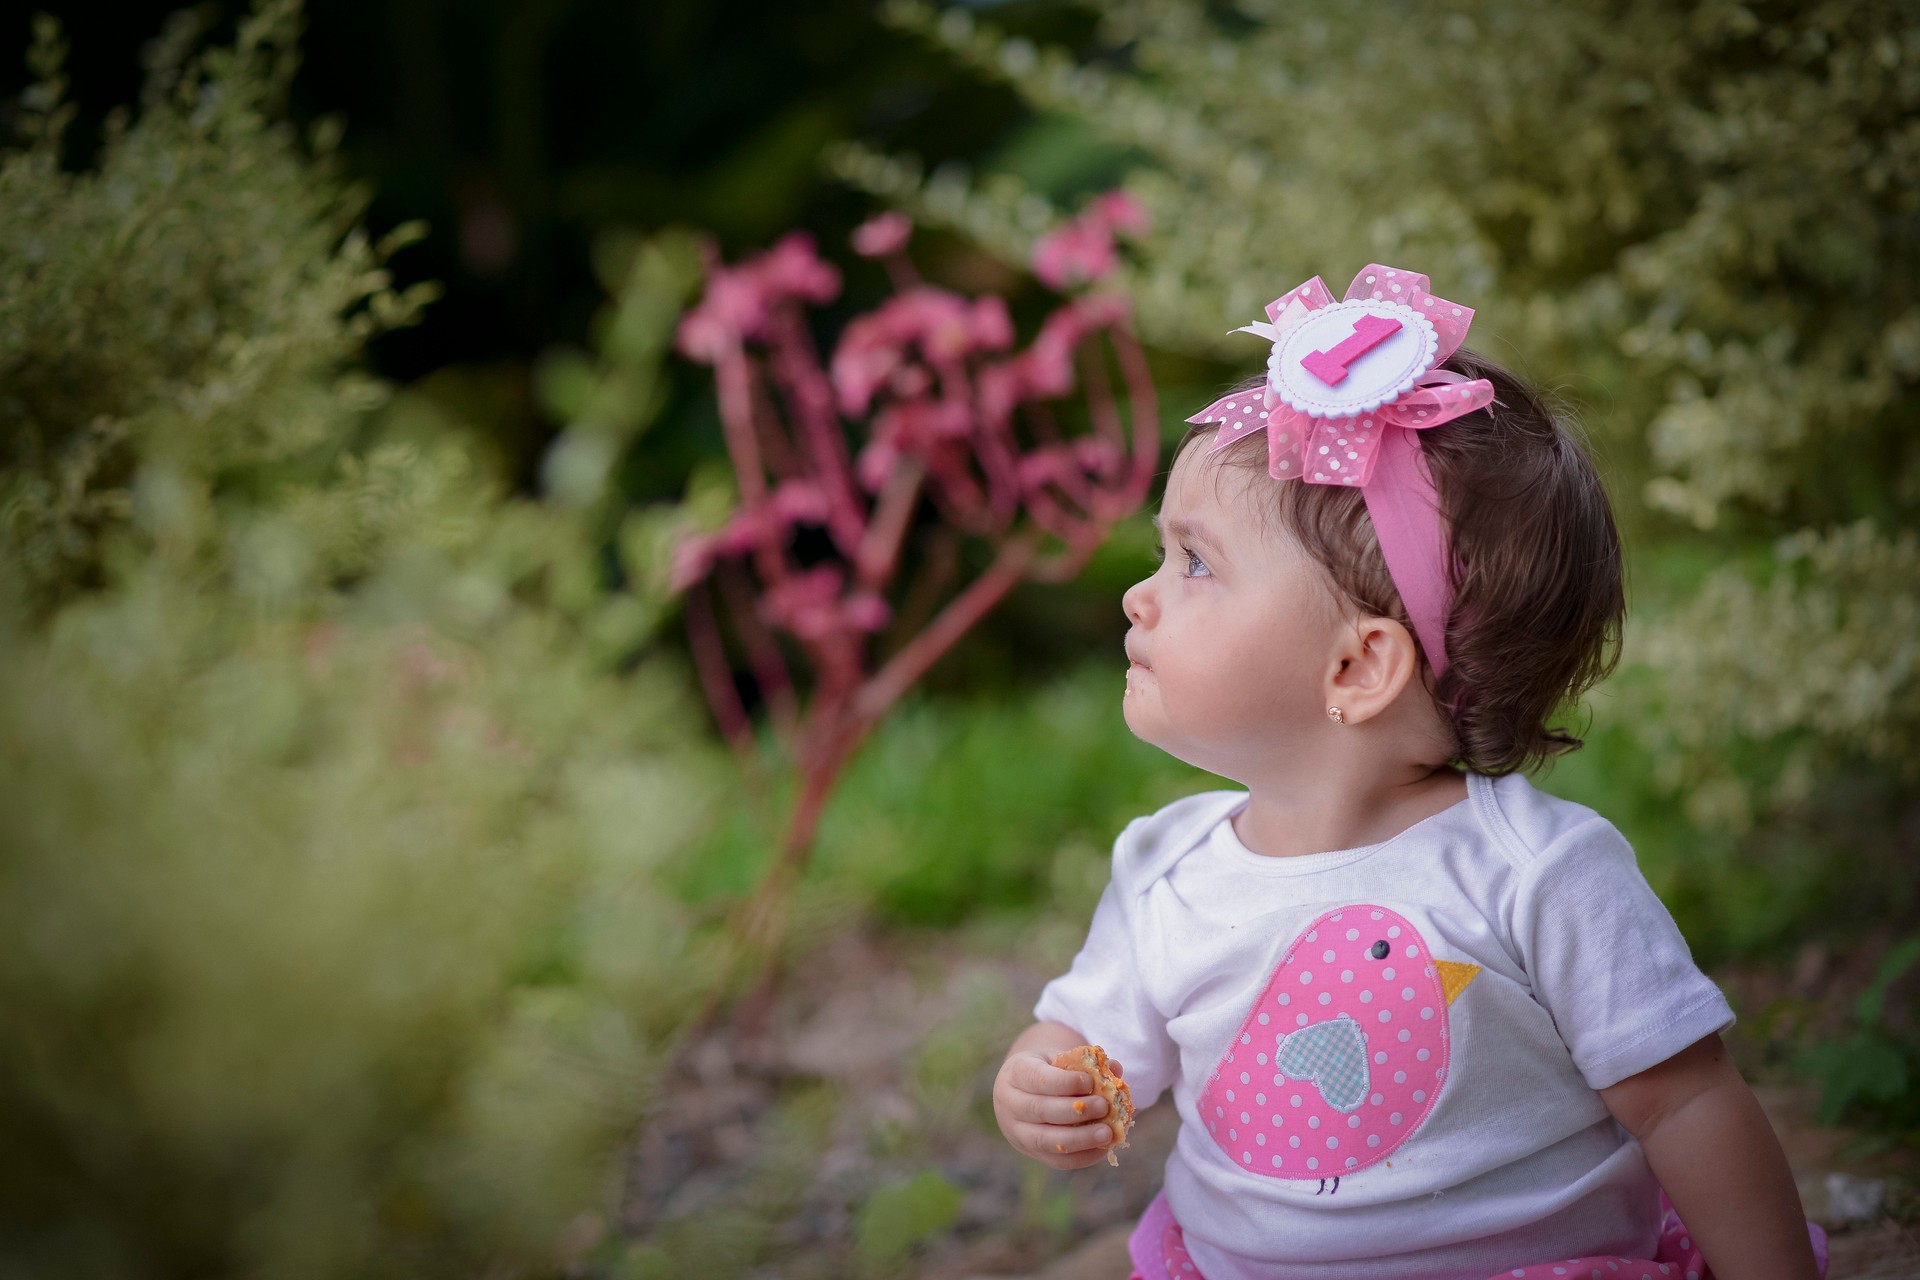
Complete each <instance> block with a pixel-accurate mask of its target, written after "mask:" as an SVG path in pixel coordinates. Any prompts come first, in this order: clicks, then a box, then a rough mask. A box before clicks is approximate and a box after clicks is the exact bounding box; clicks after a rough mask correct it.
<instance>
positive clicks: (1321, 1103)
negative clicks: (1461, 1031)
mask: <svg viewBox="0 0 1920 1280" xmlns="http://www.w3.org/2000/svg"><path fill="white" fill-rule="evenodd" d="M1479 972H1480V966H1478V965H1473V964H1461V963H1459V962H1457V961H1453V960H1442V959H1439V958H1438V957H1436V956H1434V955H1433V954H1432V953H1431V952H1430V950H1429V949H1428V947H1427V943H1426V940H1425V939H1424V938H1422V937H1421V936H1420V931H1419V930H1417V929H1415V928H1414V927H1413V925H1412V924H1410V923H1409V922H1408V921H1407V919H1406V918H1405V917H1404V916H1401V915H1400V914H1398V913H1397V912H1394V911H1390V910H1388V909H1387V908H1385V907H1378V906H1372V905H1368V904H1359V905H1355V906H1347V907H1340V908H1338V909H1337V910H1334V911H1329V912H1327V913H1326V914H1324V915H1322V916H1320V917H1319V918H1318V919H1316V920H1314V921H1313V923H1311V924H1309V925H1308V926H1307V927H1306V929H1305V930H1304V931H1303V932H1302V933H1301V934H1300V936H1299V937H1297V938H1295V939H1294V940H1293V943H1292V945H1290V946H1289V947H1288V948H1287V951H1286V954H1285V955H1284V956H1282V957H1281V960H1280V964H1279V967H1278V968H1276V969H1275V970H1274V971H1273V977H1272V978H1270V979H1269V980H1268V981H1267V985H1266V989H1265V990H1263V991H1262V992H1261V993H1260V998H1259V999H1257V1000H1255V1001H1254V1004H1253V1009H1252V1011H1251V1012H1249V1013H1248V1014H1247V1019H1246V1021H1245V1022H1244V1023H1242V1024H1241V1026H1240V1030H1239V1033H1238V1034H1236V1035H1235V1036H1234V1038H1233V1044H1232V1046H1231V1047H1230V1048H1229V1049H1228V1050H1227V1054H1226V1056H1225V1057H1224V1058H1222V1059H1221V1060H1220V1063H1219V1065H1218V1066H1216V1067H1215V1068H1214V1070H1213V1075H1212V1077H1211V1078H1209V1079H1208V1081H1207V1087H1206V1088H1205V1089H1203V1090H1202V1091H1201V1094H1200V1099H1199V1108H1200V1115H1201V1118H1202V1119H1204V1120H1205V1121H1206V1125H1207V1129H1208V1131H1209V1132H1210V1133H1212V1134H1213V1140H1214V1141H1215V1142H1217V1143H1219V1144H1220V1149H1221V1150H1223V1151H1225V1152H1226V1153H1227V1155H1228V1156H1230V1157H1231V1158H1232V1159H1233V1162H1234V1163H1235V1164H1237V1165H1239V1166H1240V1167H1241V1168H1242V1169H1244V1170H1246V1171H1247V1172H1249V1173H1258V1174H1262V1175H1264V1176H1267V1177H1272V1178H1287V1179H1294V1180H1300V1179H1305V1180H1312V1179H1314V1178H1318V1179H1319V1180H1320V1191H1325V1190H1327V1181H1328V1179H1331V1180H1332V1182H1333V1188H1332V1189H1333V1190H1334V1191H1338V1190H1339V1189H1340V1179H1341V1178H1342V1177H1344V1176H1346V1175H1349V1174H1352V1173H1355V1172H1357V1171H1358V1170H1361V1169H1365V1168H1367V1167H1368V1166H1369V1165H1372V1164H1376V1163H1378V1162H1379V1161H1381V1160H1384V1159H1386V1158H1387V1157H1388V1156H1390V1155H1392V1154H1393V1153H1394V1152H1395V1151H1397V1150H1398V1149H1399V1148H1400V1146H1401V1145H1402V1144H1403V1143H1405V1142H1406V1140H1407V1139H1408V1138H1411V1137H1412V1136H1413V1135H1414V1133H1415V1131H1417V1130H1418V1129H1419V1128H1420V1126H1421V1125H1422V1124H1423V1123H1425V1121H1426V1118H1427V1116H1428V1115H1430V1114H1431V1113H1432V1111H1433V1107H1434V1104H1435V1103H1436V1102H1438V1101H1439V1098H1440V1089H1441V1086H1442V1085H1443V1084H1444V1083H1445V1082H1446V1078H1447V1045H1448V1018H1447V1009H1448V1006H1450V1005H1451V1004H1452V1003H1453V1001H1454V998H1455V997H1457V996H1458V995H1459V994H1460V993H1461V992H1462V991H1464V990H1466V987H1467V984H1468V983H1469V982H1472V981H1473V979H1474V976H1475V975H1476V974H1478V973H1479ZM1314 1194H1316V1195H1318V1194H1320V1192H1319V1191H1316V1192H1315V1193H1314Z"/></svg>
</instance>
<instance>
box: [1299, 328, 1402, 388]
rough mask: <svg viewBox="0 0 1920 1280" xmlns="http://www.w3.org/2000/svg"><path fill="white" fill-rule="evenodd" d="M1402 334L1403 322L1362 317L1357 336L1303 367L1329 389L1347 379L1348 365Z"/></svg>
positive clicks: (1355, 331)
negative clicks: (1399, 333)
mask: <svg viewBox="0 0 1920 1280" xmlns="http://www.w3.org/2000/svg"><path fill="white" fill-rule="evenodd" d="M1398 332H1400V322H1399V321H1398V320H1389V319H1388V318H1387V317H1386V316H1361V317H1360V318H1359V319H1358V320H1356V321H1354V325H1353V333H1352V334H1351V335H1349V336H1348V337H1347V338H1346V339H1345V340H1344V341H1343V342H1341V343H1340V345H1339V346H1337V347H1335V348H1334V349H1333V350H1331V351H1315V352H1314V353H1313V354H1311V355H1309V356H1308V357H1307V358H1306V359H1304V360H1302V361H1301V362H1300V365H1301V367H1302V368H1304V369H1305V370H1306V371H1307V372H1308V373H1310V374H1312V375H1313V376H1314V377H1316V378H1318V379H1320V381H1322V382H1324V383H1326V384H1327V385H1328V386H1330V387H1331V386H1337V385H1338V384H1339V383H1340V382H1341V381H1342V380H1344V379H1345V378H1346V376H1347V366H1348V365H1350V364H1352V363H1353V362H1354V361H1355V360H1358V359H1359V358H1360V357H1361V356H1363V355H1365V354H1367V352H1369V351H1371V350H1373V349H1374V348H1375V347H1377V346H1379V345H1380V344H1381V343H1383V342H1385V341H1386V340H1387V339H1388V338H1391V337H1392V336H1393V335H1394V334H1396V333H1398Z"/></svg>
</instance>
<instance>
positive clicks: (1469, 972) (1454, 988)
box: [1433, 960, 1480, 1004]
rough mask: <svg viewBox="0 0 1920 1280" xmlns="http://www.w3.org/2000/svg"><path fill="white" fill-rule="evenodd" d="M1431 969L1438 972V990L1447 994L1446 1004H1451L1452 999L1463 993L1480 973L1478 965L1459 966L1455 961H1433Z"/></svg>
mask: <svg viewBox="0 0 1920 1280" xmlns="http://www.w3.org/2000/svg"><path fill="white" fill-rule="evenodd" d="M1433 967H1434V968H1436V969H1438V970H1439V971H1440V989H1441V990H1442V991H1444V992H1446V993H1447V1003H1448V1004H1452V1003H1453V999H1454V997H1455V996H1457V995H1459V994H1460V993H1461V992H1462V991H1465V990H1466V989H1467V984H1468V983H1469V982H1472V981H1473V979H1474V977H1475V975H1477V974H1478V973H1479V972H1480V966H1479V965H1477V964H1461V963H1460V962H1459V961H1457V960H1435V961H1434V962H1433Z"/></svg>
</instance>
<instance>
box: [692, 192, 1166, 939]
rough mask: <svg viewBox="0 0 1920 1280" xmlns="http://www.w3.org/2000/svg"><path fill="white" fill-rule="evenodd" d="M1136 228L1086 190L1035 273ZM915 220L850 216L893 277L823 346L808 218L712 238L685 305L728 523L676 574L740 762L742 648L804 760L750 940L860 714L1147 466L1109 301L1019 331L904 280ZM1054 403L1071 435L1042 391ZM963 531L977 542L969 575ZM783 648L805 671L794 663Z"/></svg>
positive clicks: (1109, 255)
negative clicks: (724, 246)
mask: <svg viewBox="0 0 1920 1280" xmlns="http://www.w3.org/2000/svg"><path fill="white" fill-rule="evenodd" d="M1141 223H1142V214H1141V211H1140V209H1139V207H1138V205H1136V204H1134V203H1133V202H1132V201H1131V200H1130V199H1129V198H1128V197H1126V196H1123V195H1119V194H1117V193H1116V194H1113V195H1109V196H1106V197H1102V198H1101V199H1100V200H1098V201H1096V202H1095V203H1094V205H1093V206H1091V207H1090V208H1089V209H1088V210H1087V212H1086V213H1085V214H1083V215H1082V216H1081V217H1080V218H1078V219H1076V220H1074V221H1073V222H1071V223H1069V224H1067V225H1066V226H1065V227H1063V228H1062V229H1061V230H1060V231H1057V232H1055V233H1054V235H1052V236H1050V237H1048V238H1047V239H1046V240H1043V241H1042V242H1041V243H1040V245H1038V246H1037V247H1036V249H1035V267H1036V272H1037V273H1038V274H1040V275H1041V276H1042V277H1043V278H1044V279H1046V280H1048V281H1049V282H1050V283H1054V284H1056V286H1066V285H1069V284H1075V285H1097V284H1098V282H1099V281H1100V280H1101V279H1102V278H1103V277H1104V276H1106V275H1107V274H1108V273H1109V272H1110V271H1111V269H1112V267H1113V265H1114V262H1115V255H1114V251H1113V240H1112V237H1113V233H1114V231H1116V230H1121V231H1132V230H1134V229H1136V228H1138V227H1139V226H1140V225H1141ZM910 230H911V227H910V224H909V223H908V221H907V219H906V218H905V216H904V215H901V214H898V213H886V214H882V215H880V216H879V217H877V218H875V219H873V220H872V221H870V222H868V223H867V224H865V225H864V226H862V227H861V228H860V229H859V230H858V231H857V232H855V234H854V239H853V242H854V246H855V249H856V250H857V251H858V252H860V253H862V254H864V255H865V256H868V257H873V258H877V259H879V260H881V261H882V262H883V263H884V264H885V266H886V268H887V270H888V273H889V276H890V278H891V280H892V282H893V285H894V289H895V292H894V294H893V295H892V296H890V297H889V298H887V299H886V301H884V302H883V303H882V304H881V305H880V306H879V307H878V308H876V309H875V310H873V311H872V312H869V313H867V314H865V315H861V316H858V317H856V318H855V319H854V320H853V321H851V322H850V323H849V324H848V325H847V326H846V328H845V329H844V331H843V332H842V333H841V335H840V339H839V342H838V345H837V346H836V347H835V350H834V352H833V357H832V359H831V360H830V361H828V362H827V363H826V364H824V365H823V364H822V363H821V361H820V359H819V356H818V353H817V350H816V348H815V346H814V343H813V339H812V337H811V334H810V332H809V329H808V325H807V317H806V313H805V308H806V307H807V306H808V305H810V304H811V305H818V304H822V303H826V302H829V301H831V300H832V299H834V298H835V297H836V296H837V295H838V293H839V288H840V279H839V273H838V272H837V271H836V270H835V269H834V268H833V267H832V266H830V265H828V264H827V263H825V262H823V261H821V259H820V258H819V257H818V256H817V255H816V254H815V253H814V250H813V246H812V242H811V241H810V240H809V239H808V238H807V237H806V236H804V235H801V234H794V235H789V236H787V237H786V238H785V239H783V240H781V241H780V242H779V243H778V244H776V245H775V246H774V247H773V249H771V250H770V251H768V252H766V253H764V254H761V255H760V256H758V257H756V258H752V259H749V260H747V261H745V262H742V263H740V264H738V265H736V266H725V265H722V264H721V263H719V262H718V261H717V260H715V259H714V258H713V257H712V256H711V254H710V258H709V263H708V280H707V289H706V293H705V295H704V297H702V299H701V301H700V303H699V304H698V305H697V306H696V307H695V308H694V309H693V310H691V311H690V312H688V313H687V314H686V316H684V317H683V318H682V321H681V325H680V332H679V348H680V350H681V352H682V353H684V354H685V355H686V356H688V357H689V358H691V359H693V360H696V361H699V362H701V363H703V364H708V365H711V366H712V367H713V370H714V380H715V383H716V386H717V389H718V393H719V407H720V418H721V423H722V426H723V428H724V431H725V435H726V442H727V449H728V452H729V454H730V455H731V458H732V462H733V467H734V470H735V473H736V474H737V476H738V478H739V498H740V502H739V507H738V508H737V509H736V510H735V511H734V512H733V513H732V514H731V516H730V518H729V519H728V520H727V521H726V523H725V525H724V526H723V527H722V528H720V529H719V530H717V531H715V532H712V533H707V534H702V535H698V536H693V537H689V538H686V539H683V540H682V541H681V542H680V543H679V545H678V547H677V548H676V552H675V557H674V563H673V583H674V586H675V588H676V589H677V590H683V591H685V592H687V627H688V635H689V639H690V641H691V644H692V649H693V654H694V659H695V662H696V664H697V667H698V670H699V675H700V680H701V685H702V688H703V690H704V692H705V693H706V696H707V699H708V702H709V703H710V705H711V706H712V708H713V713H714V716H715V718H716V719H717V721H718V722H719V725H720V728H721V729H722V731H723V732H724V733H725V734H726V736H727V738H728V739H729V741H730V742H732V743H733V744H734V746H735V748H736V749H737V750H738V751H739V752H740V753H741V754H742V756H743V757H745V758H748V759H751V758H752V728H751V724H750V719H749V715H748V711H747V707H746V705H745V703H744V702H743V700H742V698H741V696H740V694H739V692H738V688H737V686H736V683H735V674H734V673H735V668H736V665H738V666H739V667H741V668H742V669H743V670H744V671H745V672H746V673H747V674H748V675H750V677H751V680H752V684H753V686H754V687H755V689H756V690H757V692H758V695H759V701H760V702H761V704H762V705H763V706H764V707H765V709H766V712H767V715H768V717H769V719H770V720H771V722H772V725H773V727H774V730H775V733H776V735H777V737H778V740H779V741H780V743H781V745H782V747H783V749H784V751H785V753H786V754H787V756H788V757H789V758H790V759H791V761H792V763H793V765H794V766H795V768H796V770H797V773H798V781H799V791H798V795H797V798H796V800H795V802H794V807H793V811H792V813H791V814H790V815H788V818H787V822H786V830H785V833H784V836H783V837H782V839H781V844H780V850H779V854H778V857H777V859H776V862H775V864H774V866H773V867H772V868H771V869H770V870H769V872H768V874H767V876H766V877H765V879H764V880H763V881H762V883H761V885H760V887H759V889H758V890H757V891H756V894H755V901H754V903H752V904H750V905H749V919H748V927H749V931H750V932H751V933H757V934H759V935H760V937H759V941H760V942H762V943H763V944H765V945H767V946H771V944H772V943H774V942H777V940H778V936H779V931H780V923H779V920H780V917H781V914H782V905H783V903H784V900H785V898H786V895H787V891H788V890H789V889H790V888H791V886H792V884H793V882H794V881H795V880H796V879H797V878H798V875H799V873H800V872H801V871H802V870H803V868H804V867H805V863H806V859H807V855H808V851H809V849H810V847H811V845H812V841H813V836H814V832H815V829H816V827H817V825H818V822H819V819H820V814H821V811H822V809H823V807H824V805H825V803H826V800H827V798H828V796H829V795H830V794H831V793H832V790H833V786H834V783H835V781H836V780H837V779H838V777H839V775H840V771H841V770H842V768H843V767H844V766H845V765H846V763H847V762H848V760H849V759H850V758H851V757H852V755H853V753H854V751H855V750H856V749H857V748H858V746H859V744H860V743H861V741H862V740H863V739H864V737H865V736H866V734H867V733H868V732H869V731H870V730H871V729H872V728H873V727H874V725H875V724H876V723H878V722H879V720H880V719H881V717H882V716H884V715H885V714H886V712H887V710H888V709H889V708H890V707H891V706H892V705H893V704H894V703H895V701H897V700H898V699H899V697H900V696H901V694H903V693H904V692H906V690H907V689H908V688H910V687H911V686H912V685H913V683H914V681H916V680H918V679H919V678H920V677H921V676H922V675H923V674H925V672H926V671H927V670H928V668H930V667H932V666H933V664H934V663H935V661H937V660H938V659H939V658H940V656H941V655H942V654H944V653H945V652H946V651H947V650H948V649H950V648H951V647H952V646H953V644H954V642H955V641H957V640H958V639H959V638H960V637H961V636H962V635H964V634H965V633H966V632H967V630H968V629H969V628H970V627H972V626H973V625H974V624H975V623H977V622H978V621H980V619H981V618H983V617H984V616H986V614H987V613H988V612H989V611H990V610H992V608H993V607H994V606H995V605H996V604H998V603H999V601H1000V600H1001V599H1002V598H1003V597H1004V596H1005V595H1006V594H1007V592H1008V591H1009V590H1011V589H1012V588H1013V587H1014V586H1015V585H1016V584H1017V583H1018V582H1019V581H1020V580H1021V579H1023V578H1031V579H1043V580H1053V581H1058V580H1063V579H1066V578H1069V577H1071V576H1072V575H1074V574H1075V573H1077V572H1078V571H1079V570H1080V568H1081V567H1082V566H1083V565H1084V564H1085V563H1086V560H1087V558H1088V556H1089V555H1090V554H1091V553H1092V552H1093V550H1094V548H1095V547H1096V546H1098V545H1099V543H1100V541H1101V540H1102V539H1103V538H1104V537H1105V536H1106V534H1107V532H1108V530H1109V529H1110V528H1111V527H1112V525H1113V523H1114V522H1115V521H1116V520H1119V519H1120V518H1122V517H1124V516H1126V515H1128V514H1129V513H1131V512H1133V511H1135V510H1137V509H1138V508H1139V506H1140V505H1141V503H1142V502H1143V501H1144V500H1145V499H1146V496H1147V489H1148V485H1149V483H1150V481H1151V479H1152V476H1153V472H1154V468H1155V465H1156V463H1157V460H1158V454H1159V424H1158V420H1157V417H1156V413H1155V407H1154V395H1153V385H1152V383H1151V381H1150V379H1149V377H1148V374H1147V367H1146V361H1145V359H1144V358H1143V356H1142V354H1141V351H1140V348H1139V345H1138V344H1137V343H1136V342H1135V340H1134V338H1133V336H1132V333H1131V330H1130V328H1129V325H1128V307H1127V302H1126V299H1125V298H1124V297H1123V296H1122V295H1120V294H1118V293H1116V292H1111V291H1100V290H1097V289H1088V290H1085V291H1083V292H1080V293H1078V294H1076V295H1075V296H1071V297H1068V298H1067V299H1065V300H1064V301H1063V302H1062V303H1061V304H1060V306H1059V307H1058V308H1057V309H1055V310H1054V311H1053V312H1052V314H1050V315H1049V316H1047V317H1046V319H1045V321H1044V322H1043V323H1042V324H1041V326H1040V329H1039V332H1038V333H1037V334H1036V335H1035V337H1034V339H1033V341H1032V342H1031V343H1030V344H1028V345H1027V346H1026V347H1025V348H1024V349H1015V347H1014V330H1013V323H1012V320H1011V318H1010V317H1009V315H1008V312H1007V307H1006V304H1005V302H1004V301H1002V300H1001V299H1000V298H999V297H996V296H986V297H981V298H972V299H969V298H966V297H962V296H961V295H959V294H956V293H952V292H950V291H948V290H945V289H941V288H937V287H935V286H933V285H929V284H927V283H925V282H924V281H922V280H921V279H920V278H919V276H918V275H917V273H916V272H915V271H914V268H913V266H912V264H911V262H910V261H909V260H908V258H907V256H906V252H905V247H906V242H907V239H908V235H909V232H910ZM1106 353H1110V355H1111V359H1109V358H1108V356H1107V354H1106ZM1069 397H1071V398H1072V399H1073V403H1074V405H1075V413H1074V415H1072V416H1074V417H1082V418H1084V421H1085V429H1083V430H1077V431H1070V430H1068V428H1067V424H1066V423H1064V422H1063V421H1062V417H1061V414H1060V413H1059V412H1058V411H1057V410H1058V409H1059V408H1060V405H1059V402H1061V401H1065V400H1068V398H1069ZM1122 401H1125V407H1126V412H1125V413H1124V414H1123V412H1122V405H1121V402H1122ZM848 424H854V425H853V426H852V428H851V429H850V428H849V425H848ZM803 533H804V534H806V535H807V536H805V537H804V538H803V537H801V536H799V535H802V534H803ZM916 537H917V538H918V539H919V541H918V543H917V547H916V549H917V550H918V552H919V555H918V557H917V564H916V567H915V571H914V573H913V575H912V576H913V578H914V580H913V581H911V582H903V581H901V578H902V566H903V562H905V561H907V560H909V559H912V557H910V556H908V555H906V554H905V553H906V552H907V551H908V548H909V545H910V543H909V539H911V538H916ZM966 538H973V539H978V540H980V541H982V542H984V543H986V544H987V545H988V546H990V547H991V548H992V549H993V557H992V561H991V563H990V564H989V565H988V567H987V568H986V569H985V570H984V571H983V572H981V573H980V574H979V575H978V576H977V577H975V578H974V579H973V580H972V581H971V582H968V583H965V584H964V585H961V584H956V583H955V581H954V578H955V575H956V573H957V570H958V567H959V564H960V556H959V555H958V554H957V553H958V550H959V546H960V543H961V541H962V540H963V539H966ZM735 655H738V658H737V660H736V657H735ZM796 664H798V666H799V667H800V668H802V669H804V670H806V671H808V672H810V673H811V674H810V678H808V679H805V680H796V679H795V677H794V674H793V672H794V669H795V666H796Z"/></svg>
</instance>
